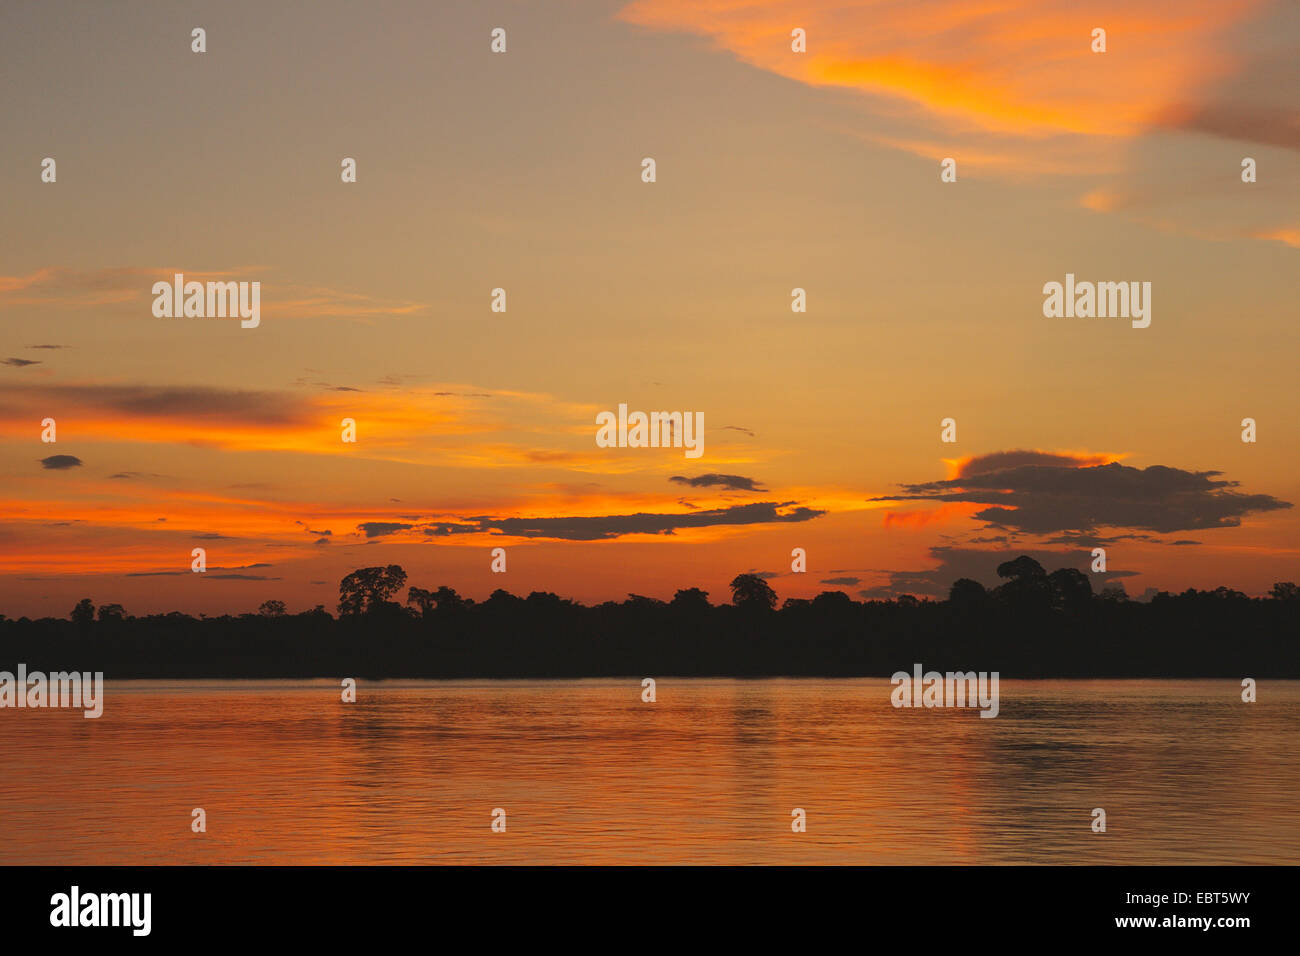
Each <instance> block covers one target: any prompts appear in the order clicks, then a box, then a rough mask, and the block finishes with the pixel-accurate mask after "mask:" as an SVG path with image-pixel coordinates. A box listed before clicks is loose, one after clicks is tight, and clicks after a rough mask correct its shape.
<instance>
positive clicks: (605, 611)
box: [0, 556, 1300, 679]
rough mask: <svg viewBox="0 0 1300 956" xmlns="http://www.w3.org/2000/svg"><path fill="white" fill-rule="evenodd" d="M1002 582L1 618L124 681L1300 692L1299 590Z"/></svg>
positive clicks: (372, 586) (389, 584) (23, 652)
mask: <svg viewBox="0 0 1300 956" xmlns="http://www.w3.org/2000/svg"><path fill="white" fill-rule="evenodd" d="M997 573H998V576H999V578H1000V579H1001V583H1000V584H999V585H998V586H996V587H993V588H985V587H984V586H983V585H982V584H980V583H979V582H978V581H974V580H971V579H969V578H963V579H961V580H958V581H956V582H955V583H954V584H953V585H952V587H951V589H950V591H949V594H948V597H947V599H946V600H942V601H933V600H923V599H918V598H915V597H912V596H910V595H902V596H900V597H898V598H895V599H892V600H867V601H856V600H854V599H853V598H851V597H850V596H849V595H848V594H846V593H845V592H843V591H825V592H823V593H821V594H819V595H817V596H816V597H814V598H807V599H805V598H787V599H786V600H785V601H784V602H781V601H780V600H779V597H778V595H777V593H776V592H775V591H774V590H773V589H772V587H771V586H770V585H769V584H768V582H767V581H766V580H764V579H763V578H762V577H761V576H758V575H755V574H740V575H737V576H736V577H735V578H734V579H733V580H732V581H731V584H730V590H731V595H730V598H731V600H730V602H729V603H725V604H716V605H715V604H712V603H711V602H710V601H709V595H708V593H707V592H705V591H703V590H701V589H699V588H684V589H681V590H678V591H677V592H676V593H675V594H674V595H673V597H672V599H671V600H668V601H664V600H659V599H656V598H650V597H644V596H641V595H637V594H629V595H628V597H627V599H626V600H623V601H606V602H604V603H601V604H596V605H591V606H588V605H583V604H580V603H578V602H576V601H572V600H568V599H566V598H562V597H560V596H559V595H557V594H554V593H551V592H547V591H534V592H532V593H531V594H529V595H527V596H526V597H520V596H518V595H515V594H511V593H510V592H509V591H506V590H504V589H498V590H496V591H493V592H492V594H491V596H490V597H488V598H487V599H486V600H484V601H474V600H472V599H470V598H467V597H463V596H461V595H460V594H458V593H457V592H456V591H455V590H453V589H452V588H449V587H445V586H444V587H438V588H434V589H425V588H422V587H417V586H410V587H406V583H407V575H406V571H405V570H404V569H403V568H402V567H401V566H400V565H395V564H393V565H387V566H379V567H369V568H358V569H357V570H355V571H353V572H351V573H350V574H348V575H347V576H346V577H344V578H343V580H342V581H341V582H340V584H339V601H338V606H337V615H333V614H331V613H329V612H328V611H327V610H326V609H325V607H324V606H323V605H317V606H316V607H315V608H313V609H312V610H309V611H304V612H301V613H292V614H291V613H289V611H288V609H287V607H286V605H285V603H284V602H283V601H279V600H274V599H272V600H267V601H266V602H264V603H263V604H262V605H261V607H260V608H259V609H258V611H257V612H256V613H249V614H239V615H222V616H218V617H208V616H204V615H200V616H199V617H198V618H195V617H192V616H190V615H187V614H182V613H179V612H171V613H169V614H153V615H147V616H142V617H133V616H131V615H129V614H127V612H126V611H125V610H124V609H123V608H122V606H121V605H119V604H104V605H101V606H100V607H98V608H96V607H95V605H94V603H93V602H92V601H91V600H90V599H89V598H86V599H83V600H82V601H80V602H78V603H77V605H76V606H75V607H74V608H73V609H72V611H71V613H70V614H69V617H68V618H67V619H66V620H64V619H57V618H40V619H35V620H32V619H28V618H25V617H24V618H19V619H17V620H12V619H8V618H5V617H4V616H3V615H0V654H2V655H3V657H0V660H3V659H7V658H12V659H13V661H15V662H17V661H22V662H25V663H26V664H28V666H29V667H31V668H41V669H44V670H47V671H49V670H83V671H84V670H102V671H103V672H104V673H105V675H106V676H108V677H112V678H119V679H126V678H164V677H166V678H254V677H267V678H270V677H278V678H305V677H343V676H351V677H362V678H372V679H373V678H454V677H479V678H493V677H500V678H505V677H535V678H542V677H557V678H558V677H601V676H610V677H613V676H619V677H625V676H637V677H640V676H660V675H665V676H670V675H676V676H754V677H758V676H844V677H856V676H873V675H878V676H887V675H889V674H892V673H893V672H895V671H897V670H909V671H910V670H911V668H912V666H913V664H914V663H921V664H923V665H924V666H925V667H926V668H927V669H935V670H977V671H979V670H983V671H994V670H996V671H999V672H1000V673H1001V674H1002V675H1003V676H1004V677H1232V678H1238V679H1239V678H1241V677H1255V678H1260V677H1266V678H1267V677H1272V678H1296V677H1300V589H1298V588H1297V586H1296V585H1295V584H1294V583H1293V582H1279V583H1277V584H1275V585H1274V586H1273V588H1272V590H1271V591H1270V594H1269V597H1267V598H1251V597H1248V596H1247V595H1245V594H1243V593H1242V592H1240V591H1235V590H1232V589H1229V588H1226V587H1220V588H1216V589H1215V590H1212V591H1198V590H1195V589H1189V590H1187V591H1184V592H1183V593H1181V594H1171V593H1167V592H1161V593H1159V594H1156V595H1155V596H1154V597H1153V598H1152V599H1151V600H1150V601H1143V602H1138V601H1130V600H1128V599H1127V596H1126V595H1125V594H1124V592H1123V590H1122V589H1119V588H1107V589H1105V590H1103V591H1102V592H1101V593H1099V594H1097V593H1094V592H1093V589H1092V584H1091V581H1090V580H1089V578H1088V576H1087V575H1086V574H1083V573H1082V572H1080V571H1078V570H1075V569H1073V568H1062V569H1060V570H1057V571H1053V572H1051V573H1048V572H1047V571H1046V570H1045V569H1044V568H1043V567H1042V566H1041V565H1040V564H1039V563H1038V562H1037V561H1035V560H1033V559H1032V558H1030V557H1028V556H1022V557H1018V558H1015V559H1014V560H1011V561H1007V562H1005V563H1003V564H1002V565H1000V566H999V567H998V569H997ZM403 588H406V593H405V601H404V602H403V601H400V600H398V598H400V597H401V592H402V590H403Z"/></svg>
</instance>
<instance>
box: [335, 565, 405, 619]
mask: <svg viewBox="0 0 1300 956" xmlns="http://www.w3.org/2000/svg"><path fill="white" fill-rule="evenodd" d="M405 583H406V572H405V571H404V570H402V566H401V565H400V564H390V565H388V566H387V567H374V568H357V570H355V571H353V572H352V573H351V574H349V575H348V576H347V577H345V578H344V579H343V580H342V581H340V582H339V613H340V614H344V615H349V616H351V615H356V614H369V613H370V612H371V611H375V610H378V609H380V608H381V607H383V606H384V605H386V604H389V603H390V602H389V598H391V597H392V596H393V595H394V594H396V593H397V592H398V590H400V589H401V587H402V585H403V584H405Z"/></svg>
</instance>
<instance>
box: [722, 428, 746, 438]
mask: <svg viewBox="0 0 1300 956" xmlns="http://www.w3.org/2000/svg"><path fill="white" fill-rule="evenodd" d="M720 430H721V431H724V432H727V431H731V432H744V433H745V434H746V435H748V436H749V437H750V438H753V437H754V433H753V432H752V431H750V430H749V429H748V428H741V427H740V426H739V425H723V426H722V428H721V429H720Z"/></svg>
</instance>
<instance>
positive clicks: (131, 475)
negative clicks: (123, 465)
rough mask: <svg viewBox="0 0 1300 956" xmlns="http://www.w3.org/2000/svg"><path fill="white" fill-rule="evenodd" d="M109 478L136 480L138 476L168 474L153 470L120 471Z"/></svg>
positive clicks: (156, 476) (151, 476) (152, 476)
mask: <svg viewBox="0 0 1300 956" xmlns="http://www.w3.org/2000/svg"><path fill="white" fill-rule="evenodd" d="M108 477H109V478H121V479H125V480H128V481H134V480H135V479H137V478H166V477H167V476H166V475H159V474H157V473H156V472H152V471H119V472H118V473H117V474H115V475H109V476H108Z"/></svg>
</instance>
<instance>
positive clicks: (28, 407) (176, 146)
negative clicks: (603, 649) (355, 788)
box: [0, 0, 1300, 617]
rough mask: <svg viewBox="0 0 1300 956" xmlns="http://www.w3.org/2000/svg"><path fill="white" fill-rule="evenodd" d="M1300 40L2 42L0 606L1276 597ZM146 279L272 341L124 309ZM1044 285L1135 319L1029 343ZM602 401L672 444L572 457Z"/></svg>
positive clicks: (673, 36)
mask: <svg viewBox="0 0 1300 956" xmlns="http://www.w3.org/2000/svg"><path fill="white" fill-rule="evenodd" d="M196 27H202V28H203V29H204V30H205V31H206V50H205V52H202V53H196V52H194V51H193V50H192V48H191V46H192V42H193V41H192V30H193V29H194V28H196ZM497 27H500V28H502V29H504V30H505V31H506V51H505V52H504V53H494V52H493V51H492V50H491V42H492V39H491V31H492V30H493V29H494V28H497ZM1097 28H1101V29H1103V30H1105V41H1106V49H1105V52H1094V51H1093V49H1092V46H1093V45H1094V39H1093V31H1094V30H1095V29H1097ZM795 29H801V30H803V31H805V36H806V50H805V52H795V51H794V50H792V37H791V31H792V30H795ZM1297 46H1300V9H1298V8H1297V7H1296V6H1295V5H1294V4H1287V3H1275V2H1266V0H1242V2H1233V3H1227V2H1213V3H1209V2H1197V0H1149V2H1146V3H1143V4H1132V3H1130V2H1109V0H1108V2H1092V0H1090V2H1082V3H1080V2H1063V0H1062V2H1052V0H961V2H958V0H911V2H896V0H890V2H886V0H864V2H847V0H842V2H808V3H777V2H762V0H755V2H748V3H743V4H742V3H736V2H734V0H691V2H686V0H635V2H632V3H627V2H614V0H610V2H587V0H572V2H547V3H540V2H534V3H517V4H502V3H470V2H466V3H445V4H442V3H440V4H429V3H414V2H378V3H368V4H364V5H358V4H352V3H336V2H316V3H312V4H289V3H278V2H277V3H242V2H222V3H122V4H113V5H105V4H99V3H63V2H51V3H47V4H40V5H37V4H7V5H4V6H3V7H2V8H0V61H2V62H4V63H5V64H6V79H5V91H4V95H3V96H0V129H4V131H5V136H4V138H3V142H2V143H0V191H2V195H3V201H4V220H5V226H4V232H3V235H4V241H3V243H0V410H2V412H3V414H0V502H2V504H0V613H4V614H7V615H8V616H10V617H17V616H20V615H29V616H37V615H47V614H49V615H56V616H65V615H66V614H67V613H68V611H69V610H70V609H71V607H72V606H73V604H74V603H75V602H76V601H77V600H79V599H80V598H83V597H90V598H91V599H92V600H93V601H94V602H95V603H96V604H103V603H108V602H117V603H121V604H123V605H124V606H125V608H126V610H127V611H128V612H130V613H134V614H144V613H152V612H161V611H171V610H183V611H187V612H191V613H199V612H202V613H207V614H217V613H227V612H231V613H239V612H245V611H252V610H255V609H256V608H257V607H258V606H259V605H260V604H261V602H263V601H265V600H267V599H272V598H274V599H279V600H283V601H285V602H286V604H287V605H288V607H289V609H290V610H291V611H296V610H303V609H309V608H311V607H313V606H315V605H317V604H323V605H325V606H326V607H327V608H329V609H331V610H333V609H334V607H335V604H336V603H337V599H338V582H339V580H340V578H342V577H343V576H344V575H345V574H347V573H348V572H349V571H351V570H353V569H355V568H358V567H365V566H373V565H386V564H400V565H402V566H403V567H404V568H405V569H406V571H407V573H408V575H409V579H408V580H409V583H410V584H413V585H417V586H420V587H425V588H433V587H438V586H441V585H447V586H451V587H453V588H455V589H456V590H458V591H460V592H461V593H462V594H465V595H468V596H470V597H474V598H476V599H482V598H484V597H486V596H487V595H488V594H489V593H490V592H491V591H493V590H495V589H497V588H505V589H507V590H509V591H512V592H514V593H518V594H527V593H528V592H530V591H533V590H547V591H555V592H557V593H559V594H561V595H563V596H566V597H573V598H576V599H578V600H581V601H584V602H588V603H590V602H598V601H603V600H621V599H622V598H624V597H625V596H626V595H627V594H629V593H635V594H640V595H647V596H652V597H658V598H664V599H667V598H670V597H671V596H672V594H673V592H674V591H675V590H676V589H677V588H684V587H697V586H698V587H702V588H704V589H705V590H707V591H709V592H710V595H711V597H712V599H713V600H714V601H715V602H721V601H724V600H727V599H728V598H729V592H728V589H727V582H729V581H730V580H731V578H732V577H734V576H735V575H736V574H738V573H742V572H753V573H760V574H763V575H765V576H767V577H768V579H769V583H770V584H771V585H772V586H773V588H774V589H775V590H776V591H777V593H778V594H779V595H780V596H781V597H782V598H786V597H811V596H813V595H815V594H817V593H818V592H820V591H824V590H828V589H839V590H844V591H846V592H847V593H849V594H850V595H852V596H854V597H855V598H864V597H865V598H876V597H888V596H890V595H896V594H901V593H910V594H914V595H917V596H921V597H926V596H929V597H941V596H943V595H945V594H946V592H947V588H948V586H949V585H950V584H951V583H952V581H953V580H954V579H955V578H957V577H963V576H965V577H975V578H977V579H979V580H981V581H983V582H984V583H985V584H988V585H992V584H995V583H996V582H997V578H996V575H995V573H994V569H995V568H996V566H997V564H998V563H1000V562H1001V561H1003V560H1006V559H1007V558H1008V557H1010V556H1014V555H1017V554H1021V553H1027V554H1032V555H1034V556H1035V557H1036V558H1038V559H1039V560H1040V561H1041V562H1042V563H1043V564H1044V566H1045V567H1047V568H1048V569H1049V570H1051V569H1054V568H1056V567H1078V568H1080V569H1081V570H1089V569H1090V567H1091V565H1092V561H1093V555H1092V550H1093V549H1094V548H1096V547H1103V548H1105V550H1106V561H1107V572H1106V573H1105V574H1094V575H1093V581H1094V587H1095V588H1097V589H1100V587H1102V586H1114V585H1117V584H1122V585H1123V586H1124V587H1125V588H1126V589H1127V591H1128V593H1129V594H1130V595H1132V596H1134V597H1137V596H1139V595H1142V594H1144V593H1150V592H1151V590H1152V589H1161V590H1172V591H1181V590H1184V589H1186V588H1188V587H1197V588H1212V587H1216V586H1219V585H1227V586H1230V587H1234V588H1237V589H1240V590H1243V591H1245V592H1247V593H1250V594H1264V593H1266V592H1267V591H1268V589H1269V587H1270V586H1271V585H1272V583H1273V582H1275V581H1287V580H1292V581H1293V580H1300V550H1298V549H1297V541H1300V534H1298V532H1300V514H1297V509H1296V508H1295V507H1293V503H1294V502H1297V501H1300V478H1298V477H1297V474H1298V467H1297V466H1298V465H1300V453H1298V452H1297V437H1298V436H1300V405H1298V403H1297V402H1296V400H1295V391H1294V369H1295V355H1296V348H1297V344H1300V334H1298V333H1297V331H1296V319H1297V308H1296V302H1297V291H1298V289H1300V279H1298V277H1300V271H1298V270H1297V263H1298V262H1300V258H1298V257H1300V161H1298V158H1297V151H1298V150H1300V109H1298V108H1297V98H1296V91H1297V90H1298V89H1300V56H1297ZM47 157H49V158H53V159H54V160H55V162H56V178H55V181H54V182H45V181H42V161H43V160H44V159H45V158H47ZM345 157H350V158H353V159H355V161H356V169H357V176H356V182H350V183H345V182H343V181H342V178H341V175H340V170H341V162H342V160H343V159H344V158H345ZM647 157H648V158H652V159H654V161H655V181H654V182H645V181H643V176H642V171H643V165H642V161H643V159H645V158H647ZM945 158H952V159H953V160H955V164H956V165H955V169H956V181H955V182H945V181H943V179H942V178H941V175H940V174H941V161H942V160H944V159H945ZM1246 158H1250V159H1253V160H1254V163H1255V169H1256V181H1255V182H1249V183H1248V182H1243V181H1242V163H1243V160H1244V159H1246ZM178 272H179V273H183V274H184V275H185V276H186V277H187V278H190V279H198V280H199V281H207V280H221V281H247V282H253V281H256V282H259V283H260V289H261V316H260V324H259V325H258V326H257V327H256V328H242V327H241V325H240V322H239V321H238V320H232V319H225V318H197V317H181V318H160V317H158V316H156V315H155V314H154V308H153V305H154V296H153V293H152V291H151V290H152V287H153V284H154V283H155V282H157V281H160V280H161V281H169V280H170V279H171V277H172V276H173V275H174V274H175V273H178ZM1067 274H1073V275H1074V276H1076V277H1077V279H1078V280H1079V281H1085V280H1087V281H1096V282H1102V281H1123V282H1130V281H1133V282H1140V283H1142V282H1149V283H1151V298H1150V306H1151V323H1150V325H1149V326H1148V327H1146V328H1134V327H1132V325H1131V323H1130V322H1129V321H1128V320H1127V319H1122V318H1095V317H1094V318H1077V317H1071V318H1065V317H1047V316H1045V315H1044V310H1043V305H1044V293H1043V288H1044V285H1045V284H1046V283H1049V282H1064V281H1065V277H1066V275H1067ZM498 288H500V289H504V290H506V310H505V311H504V312H494V311H493V310H492V307H491V305H492V300H493V290H494V289H498ZM796 288H799V289H803V290H805V293H806V301H807V311H806V312H794V311H792V308H791V303H792V295H791V293H792V290H793V289H796ZM620 404H625V405H626V406H627V407H628V408H629V409H631V410H643V411H646V412H649V411H659V410H662V411H682V412H688V411H689V412H699V413H702V414H703V416H704V453H703V455H702V456H700V457H698V458H688V457H687V456H686V455H685V454H684V452H683V449H681V448H671V447H670V448H627V447H614V448H609V447H600V446H599V445H598V444H597V443H596V441H595V436H596V432H597V427H596V416H597V415H598V414H599V413H600V412H602V411H614V410H617V408H618V406H619V405H620ZM46 418H53V419H54V420H55V422H56V438H57V440H56V441H54V442H45V441H42V433H43V431H44V428H43V426H42V421H43V420H44V419H46ZM345 418H350V419H352V420H353V421H354V422H355V423H356V437H357V440H356V441H355V442H344V441H343V440H342V430H341V423H342V420H343V419H345ZM948 418H951V419H953V420H954V421H955V423H956V435H955V437H956V441H953V442H944V441H942V440H941V437H942V436H941V422H942V421H943V420H944V419H948ZM1246 418H1251V419H1253V420H1254V421H1255V423H1256V430H1257V432H1256V441H1254V442H1243V441H1242V431H1243V426H1242V422H1243V419H1246ZM196 547H201V548H204V549H205V552H206V562H207V570H206V571H205V572H204V573H201V574H200V573H194V572H192V571H191V562H192V551H193V549H194V548H196ZM498 547H502V548H505V550H506V556H507V558H506V560H507V563H506V571H505V573H494V572H493V571H492V570H491V564H492V549H494V548H498ZM795 548H802V549H804V551H805V552H806V555H807V569H806V571H805V572H802V573H798V572H795V571H793V570H792V567H791V565H792V558H791V553H792V550H793V549H795Z"/></svg>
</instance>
